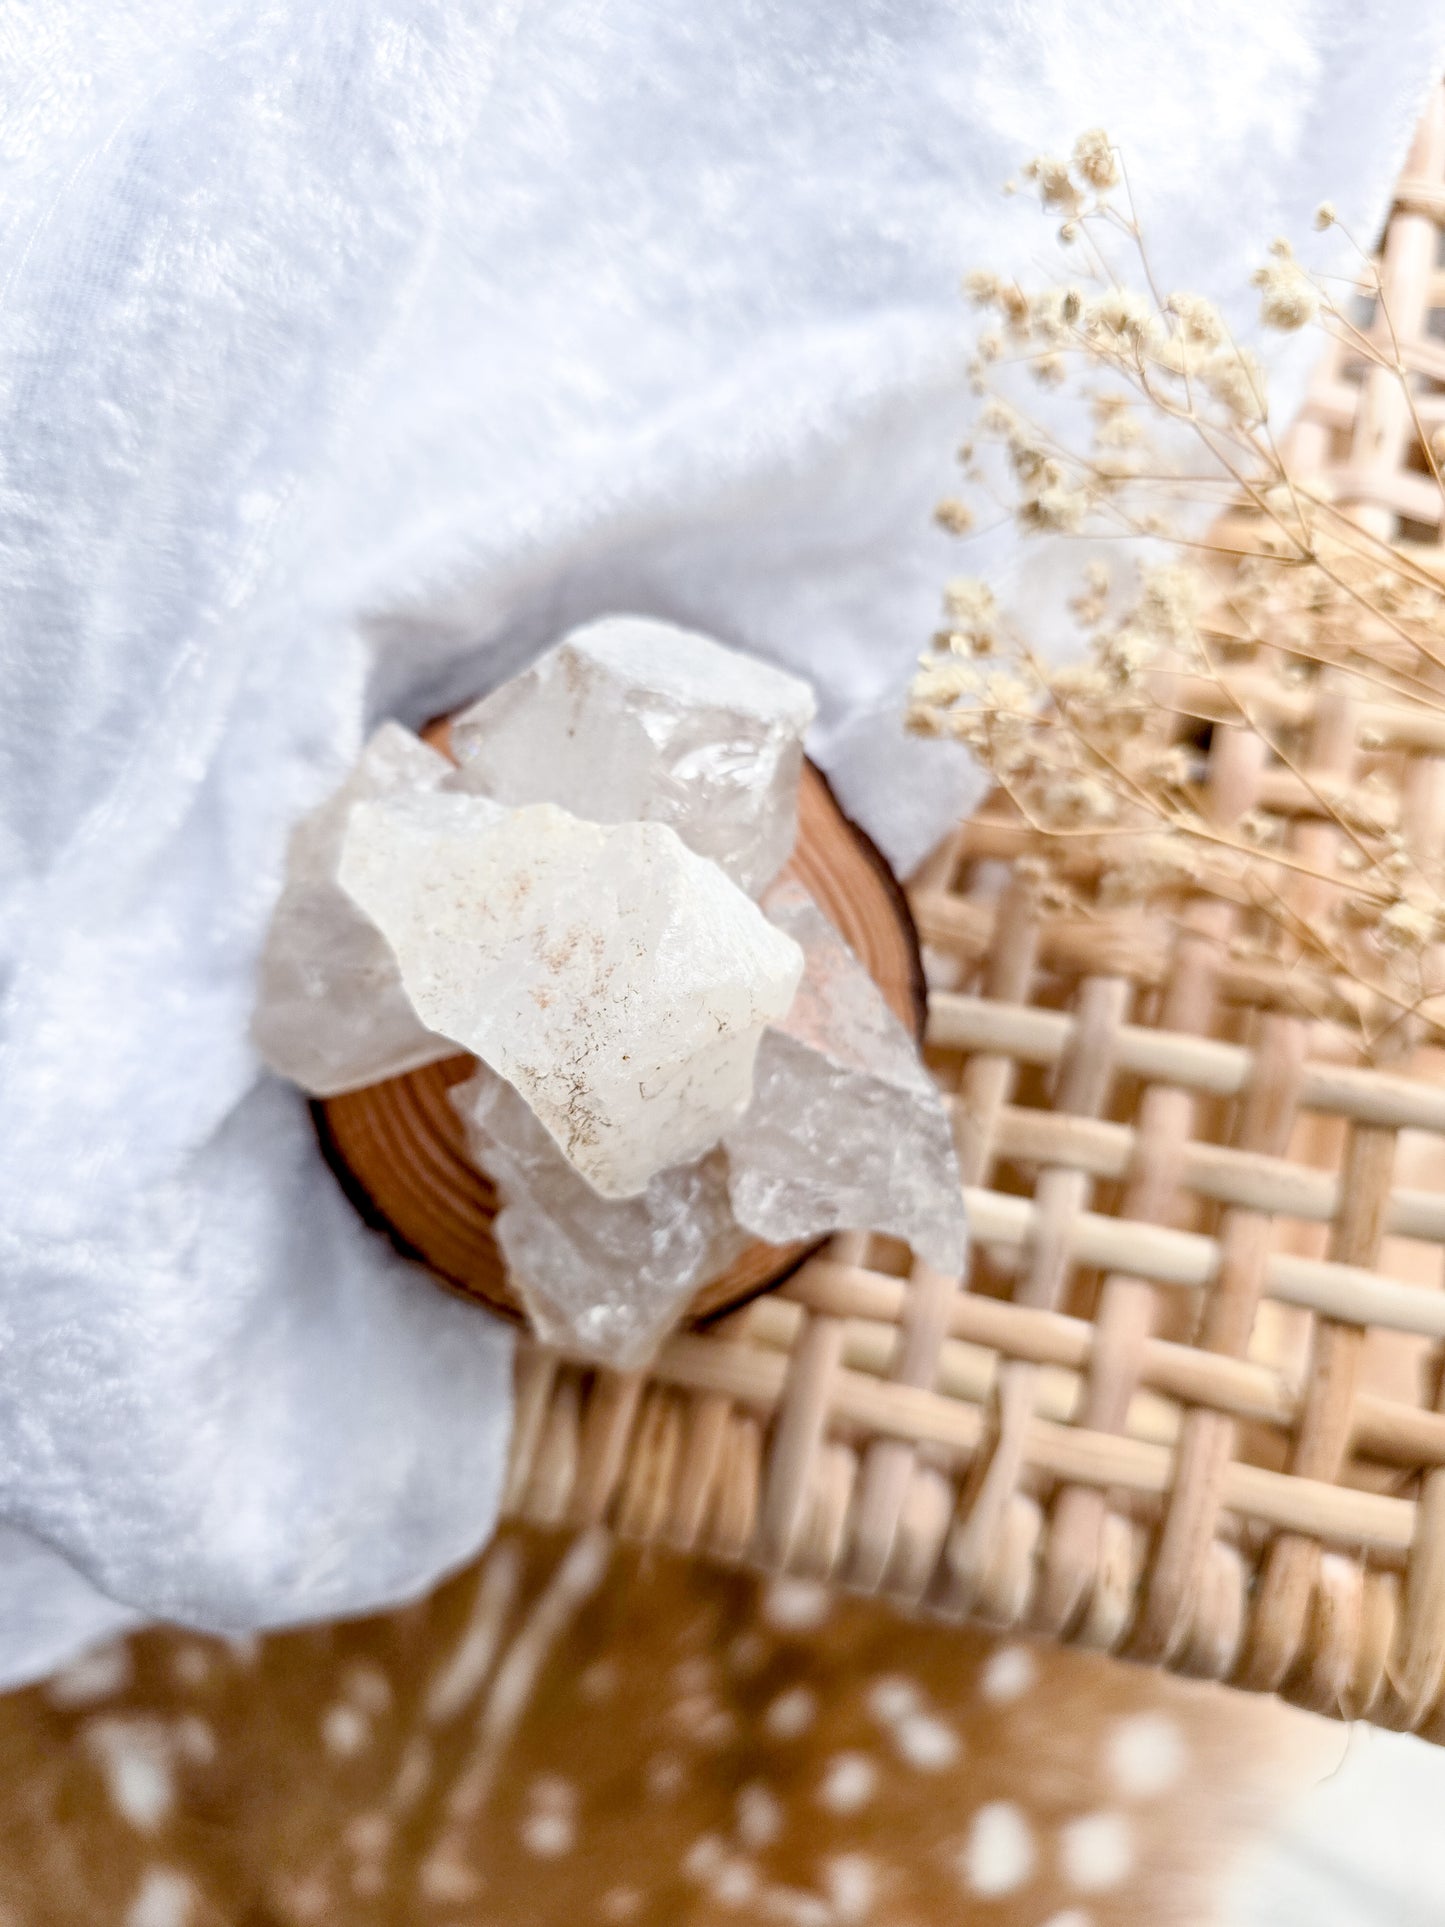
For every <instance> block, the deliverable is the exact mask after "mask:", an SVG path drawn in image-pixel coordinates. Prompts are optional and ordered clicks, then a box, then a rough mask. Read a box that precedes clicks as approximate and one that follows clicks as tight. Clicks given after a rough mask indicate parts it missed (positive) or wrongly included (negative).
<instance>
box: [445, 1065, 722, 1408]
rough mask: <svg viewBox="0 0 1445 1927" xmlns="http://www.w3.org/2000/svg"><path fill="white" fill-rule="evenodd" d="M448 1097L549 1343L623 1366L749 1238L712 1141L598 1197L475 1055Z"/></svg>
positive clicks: (650, 1344) (519, 1282) (643, 1351)
mask: <svg viewBox="0 0 1445 1927" xmlns="http://www.w3.org/2000/svg"><path fill="white" fill-rule="evenodd" d="M451 1100H452V1103H453V1104H454V1105H455V1106H456V1108H457V1110H458V1111H459V1112H460V1114H461V1116H462V1118H463V1120H464V1122H465V1124H466V1127H467V1142H468V1144H469V1146H470V1148H471V1153H472V1156H473V1158H474V1159H475V1160H476V1162H477V1164H478V1165H480V1167H481V1168H482V1170H484V1171H485V1172H486V1173H487V1174H488V1176H489V1177H490V1178H491V1179H492V1180H493V1182H494V1183H495V1184H496V1186H497V1190H498V1192H499V1194H500V1196H501V1200H502V1210H501V1212H500V1214H499V1216H498V1218H497V1220H496V1225H495V1230H496V1235H497V1242H498V1244H499V1245H500V1246H501V1250H502V1256H503V1257H504V1258H505V1259H506V1262H507V1272H508V1275H509V1277H510V1279H511V1282H512V1284H513V1285H514V1286H515V1287H516V1289H517V1291H518V1293H519V1295H520V1296H521V1298H522V1300H523V1302H524V1304H525V1305H526V1308H527V1311H528V1314H529V1315H530V1317H531V1320H532V1324H533V1327H534V1329H535V1330H536V1331H537V1333H538V1335H539V1336H540V1337H541V1338H543V1339H545V1340H546V1341H547V1342H548V1343H549V1344H553V1345H559V1346H562V1347H563V1348H565V1349H566V1350H568V1351H572V1352H576V1353H580V1354H581V1355H583V1356H585V1357H588V1358H595V1359H598V1360H600V1361H602V1362H603V1363H605V1364H608V1365H611V1366H614V1367H616V1368H618V1369H620V1370H624V1371H626V1370H630V1369H632V1368H634V1367H636V1366H640V1365H643V1364H645V1363H646V1362H647V1360H648V1359H649V1358H650V1357H651V1355H652V1354H653V1352H654V1351H655V1350H656V1349H657V1346H658V1344H659V1343H660V1342H661V1340H662V1339H663V1338H664V1337H665V1336H666V1334H667V1332H668V1331H669V1330H670V1329H671V1328H672V1326H673V1325H674V1324H675V1323H676V1322H677V1320H678V1318H679V1317H681V1315H682V1314H683V1312H684V1311H685V1310H686V1309H687V1304H688V1300H689V1299H690V1298H691V1296H692V1294H693V1292H694V1291H696V1290H697V1288H698V1287H699V1286H700V1285H703V1284H705V1283H706V1282H707V1281H708V1279H710V1278H713V1277H716V1276H717V1274H718V1273H719V1272H720V1271H722V1270H724V1269H725V1268H726V1267H727V1266H728V1265H729V1264H731V1263H732V1261H733V1259H734V1258H735V1257H737V1255H738V1253H739V1252H740V1251H742V1250H743V1248H744V1247H745V1245H746V1244H747V1243H748V1238H747V1235H746V1233H744V1232H742V1231H740V1230H739V1229H738V1227H737V1225H736V1223H735V1222H734V1220H733V1216H732V1212H731V1210H730V1208H729V1205H728V1188H727V1159H726V1158H725V1157H724V1155H723V1153H722V1152H721V1151H712V1152H709V1153H708V1155H707V1156H706V1157H703V1158H700V1159H698V1160H696V1161H695V1162H693V1163H691V1164H684V1165H679V1166H677V1167H675V1168H674V1169H672V1170H670V1171H660V1172H658V1173H657V1175H656V1176H655V1177H653V1178H652V1179H651V1180H650V1181H649V1183H648V1186H647V1189H646V1190H645V1191H644V1192H642V1193H641V1195H640V1196H638V1197H635V1198H621V1199H617V1198H603V1197H600V1196H599V1195H598V1193H597V1192H596V1191H594V1190H593V1189H592V1186H591V1185H590V1184H588V1182H587V1180H586V1179H585V1178H584V1177H582V1176H581V1175H580V1174H579V1173H578V1172H577V1171H575V1170H574V1169H573V1168H572V1166H571V1165H570V1164H569V1163H568V1161H567V1159H566V1158H565V1157H564V1156H563V1155H562V1153H561V1151H560V1150H559V1149H558V1147H557V1145H556V1143H555V1142H554V1141H553V1139H552V1137H551V1135H550V1134H549V1133H548V1132H547V1131H545V1130H544V1129H543V1128H542V1126H541V1124H540V1123H539V1122H538V1120H537V1118H536V1116H535V1115H534V1114H533V1112H532V1110H531V1108H530V1107H529V1106H528V1105H527V1103H526V1102H525V1101H524V1100H523V1099H522V1098H521V1097H520V1096H519V1095H518V1094H517V1092H516V1091H514V1090H513V1089H512V1087H511V1085H510V1084H508V1083H507V1082H506V1080H505V1079H503V1078H500V1077H498V1076H497V1075H496V1073H495V1072H494V1071H490V1070H488V1069H487V1068H486V1066H485V1065H483V1066H482V1067H481V1068H480V1069H479V1070H478V1071H477V1074H476V1076H475V1077H473V1078H471V1079H470V1080H469V1081H468V1082H467V1083H465V1084H461V1085H459V1086H457V1087H456V1088H455V1089H454V1090H453V1091H452V1093H451Z"/></svg>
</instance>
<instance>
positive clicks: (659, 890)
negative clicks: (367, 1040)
mask: <svg viewBox="0 0 1445 1927" xmlns="http://www.w3.org/2000/svg"><path fill="white" fill-rule="evenodd" d="M340 878H341V883H342V887H343V888H344V889H345V890H346V891H347V892H348V894H349V895H350V896H351V898H352V900H353V901H354V902H355V903H356V904H357V906H358V907H359V908H360V909H361V910H362V911H364V912H365V913H366V915H367V916H368V917H370V918H371V919H372V920H373V921H374V923H375V924H376V925H377V927H378V928H379V929H380V930H381V931H382V932H383V933H384V935H385V937H386V939H387V941H388V942H389V943H390V944H391V947H392V949H393V950H394V952H395V953H396V957H397V960H398V963H399V964H400V968H401V978H402V983H403V985H404V987H405V990H406V993H407V995H408V996H409V997H410V998H411V1000H412V1002H413V1004H414V1005H415V1007H416V1010H417V1012H418V1014H419V1015H420V1017H421V1019H422V1021H423V1022H424V1023H425V1024H427V1025H428V1026H429V1027H430V1028H431V1029H433V1030H435V1031H437V1032H438V1033H440V1034H441V1035H443V1036H445V1037H449V1038H453V1039H454V1040H455V1041H456V1042H457V1043H458V1044H460V1045H461V1046H462V1047H463V1048H464V1049H466V1050H469V1051H471V1052H472V1053H473V1054H474V1055H475V1056H477V1057H480V1058H481V1059H482V1060H483V1062H484V1063H486V1064H489V1065H490V1066H491V1067H492V1069H494V1070H496V1071H498V1072H499V1073H500V1074H501V1075H502V1076H503V1077H504V1078H506V1079H507V1081H508V1082H509V1083H511V1084H513V1085H514V1086H515V1087H516V1089H517V1090H518V1091H520V1092H521V1094H522V1096H523V1097H524V1098H525V1099H526V1101H527V1103H528V1104H529V1105H530V1106H531V1107H532V1109H533V1110H534V1111H535V1112H536V1114H537V1116H538V1118H539V1119H540V1120H541V1122H542V1124H543V1125H544V1126H545V1128H546V1129H547V1130H548V1131H549V1132H550V1133H551V1135H552V1137H553V1138H554V1139H555V1140H556V1142H557V1143H558V1144H559V1145H560V1147H561V1148H562V1150H563V1152H564V1153H565V1154H566V1156H567V1157H568V1158H569V1159H570V1160H571V1162H572V1163H573V1164H574V1165H575V1166H576V1168H577V1170H578V1171H579V1172H580V1173H581V1174H582V1176H583V1177H584V1178H586V1179H587V1180H588V1182H589V1183H590V1184H591V1185H592V1186H593V1187H594V1189H596V1190H597V1191H599V1192H601V1193H602V1194H603V1195H604V1196H606V1197H613V1198H621V1197H631V1196H635V1195H636V1194H637V1193H638V1192H640V1191H642V1190H644V1189H645V1187H646V1186H647V1184H648V1181H649V1180H650V1179H651V1178H652V1177H653V1176H654V1175H655V1174H656V1173H657V1172H658V1171H660V1170H663V1169H665V1168H666V1167H668V1166H672V1165H677V1164H684V1163H688V1162H690V1161H691V1160H693V1159H694V1158H697V1157H700V1156H702V1154H703V1153H704V1152H706V1151H708V1150H710V1149H711V1148H712V1146H713V1145H715V1144H716V1143H717V1140H718V1137H719V1135H720V1134H721V1132H722V1130H723V1129H724V1127H725V1126H726V1125H727V1124H729V1123H731V1122H732V1121H734V1120H735V1119H736V1118H737V1117H739V1116H740V1115H741V1114H742V1112H743V1110H744V1109H745V1108H746V1106H747V1104H748V1101H749V1099H750V1097H751V1095H752V1082H753V1063H754V1059H755V1057H756V1055H757V1049H758V1043H759V1040H760V1038H761V1036H762V1033H763V1028H764V1026H765V1025H766V1024H768V1023H770V1022H771V1021H772V1020H773V1019H775V1018H777V1017H781V1016H782V1014H783V1013H784V1011H786V1010H787V1008H788V1006H789V1004H790V1003H791V1002H792V998H793V993H794V991H795V989H796V987H797V984H798V979H799V976H800V974H801V971H802V961H803V960H802V952H801V951H800V949H799V947H798V945H797V944H796V943H795V942H794V941H793V940H792V938H791V937H789V936H787V935H785V934H784V933H783V932H782V931H780V930H778V929H777V928H775V927H774V926H773V925H772V924H771V923H769V922H768V920H767V918H765V917H764V915H763V914H762V912H761V911H760V910H759V909H758V907H757V905H756V904H755V903H753V902H752V901H751V899H750V898H748V897H747V896H745V895H744V894H743V892H742V891H741V890H740V889H739V888H738V887H737V885H736V884H734V883H732V882H730V881H729V879H728V878H727V877H725V876H724V875H723V873H722V872H721V870H720V869H719V868H718V867H717V865H716V864H714V863H711V862H709V861H707V860H706V859H705V858H702V857H700V856H697V855H696V854H695V853H694V852H693V851H691V850H689V849H688V848H687V847H686V845H685V844H683V843H682V841H681V840H680V839H679V837H678V836H677V834H676V833H675V832H674V831H673V830H672V829H670V828H669V827H668V826H667V825H665V824H662V823H623V824H612V825H599V824H595V823H585V822H582V821H581V820H580V819H579V818H577V817H575V816H572V815H569V814H568V812H567V811H565V810H562V809H558V808H557V807H556V806H555V805H553V804H549V803H541V804H531V805H527V806H525V807H523V808H520V809H507V808H504V807H503V806H502V805H501V804H498V803H495V802H492V801H490V800H488V799H486V798H484V797H480V796H474V795H464V794H458V793H432V794H428V795H414V796H405V797H398V798H394V799H391V800H388V801H383V802H376V803H363V804H360V805H358V806H357V807H356V808H355V809H354V810H353V811H352V813H351V818H350V822H349V826H348V829H347V833H346V840H345V844H344V847H343V851H342V858H341V868H340Z"/></svg>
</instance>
